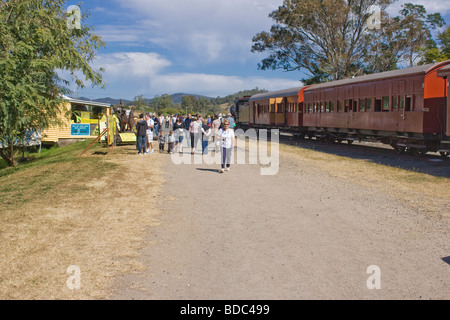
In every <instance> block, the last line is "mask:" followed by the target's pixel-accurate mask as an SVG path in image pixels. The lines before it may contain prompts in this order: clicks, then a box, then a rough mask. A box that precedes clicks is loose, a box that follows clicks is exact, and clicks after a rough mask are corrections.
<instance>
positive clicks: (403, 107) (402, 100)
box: [398, 96, 405, 110]
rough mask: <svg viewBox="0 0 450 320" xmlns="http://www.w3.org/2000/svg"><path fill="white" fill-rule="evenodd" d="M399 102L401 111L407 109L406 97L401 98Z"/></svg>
mask: <svg viewBox="0 0 450 320" xmlns="http://www.w3.org/2000/svg"><path fill="white" fill-rule="evenodd" d="M398 102H399V104H398V108H399V109H400V110H403V109H405V97H403V96H401V97H400V99H399V101H398Z"/></svg>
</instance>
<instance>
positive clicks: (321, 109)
mask: <svg viewBox="0 0 450 320" xmlns="http://www.w3.org/2000/svg"><path fill="white" fill-rule="evenodd" d="M320 112H321V113H324V112H325V106H324V103H323V102H320Z"/></svg>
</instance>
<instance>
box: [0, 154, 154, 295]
mask: <svg viewBox="0 0 450 320" xmlns="http://www.w3.org/2000/svg"><path fill="white" fill-rule="evenodd" d="M94 151H95V149H93V150H92V151H91V152H89V153H88V154H89V155H88V156H87V157H81V158H78V157H76V156H75V154H78V152H75V153H74V154H72V155H71V156H70V157H67V159H65V160H64V161H54V162H53V163H52V161H49V162H48V163H46V164H43V165H35V166H33V167H32V168H29V169H23V170H20V171H18V172H14V173H11V174H9V175H6V176H3V177H1V178H0V192H1V195H2V197H1V200H0V205H1V206H2V211H1V212H0V239H1V241H2V251H1V252H0V261H1V268H0V299H103V298H107V297H108V294H110V292H111V290H110V287H111V285H112V284H113V281H114V279H115V278H116V277H117V276H118V275H121V274H124V273H129V272H132V271H133V270H139V269H142V268H143V266H142V265H141V264H139V263H138V262H137V259H136V257H138V256H139V250H140V249H141V248H142V247H143V245H144V244H145V241H144V238H145V234H146V231H147V228H149V227H151V226H153V225H156V224H158V220H157V216H156V214H155V212H154V210H153V208H154V206H153V205H152V204H153V203H154V201H155V199H156V197H157V195H158V194H159V190H160V186H161V185H162V183H163V177H162V172H161V171H160V168H161V165H162V161H163V158H162V157H159V155H155V157H152V158H151V159H150V158H147V157H146V158H145V159H144V158H142V157H141V158H138V156H137V155H136V153H135V148H134V146H125V147H119V148H115V149H114V150H113V151H112V152H110V153H109V154H108V155H103V156H98V155H97V156H96V155H93V152H94ZM71 265H75V266H78V267H79V268H80V271H81V277H80V280H81V288H80V289H79V290H70V289H69V288H68V287H67V285H66V281H67V280H68V278H69V274H68V273H67V268H68V267H69V266H71Z"/></svg>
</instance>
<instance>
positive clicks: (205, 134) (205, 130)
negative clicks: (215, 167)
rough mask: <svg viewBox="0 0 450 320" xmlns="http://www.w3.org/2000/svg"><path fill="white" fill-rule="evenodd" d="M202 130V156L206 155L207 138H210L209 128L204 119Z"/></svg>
mask: <svg viewBox="0 0 450 320" xmlns="http://www.w3.org/2000/svg"><path fill="white" fill-rule="evenodd" d="M201 130H202V154H208V144H209V137H210V136H211V128H210V127H209V126H208V122H207V120H206V119H203V124H202V127H201Z"/></svg>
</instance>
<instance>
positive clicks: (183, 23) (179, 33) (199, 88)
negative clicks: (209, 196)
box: [67, 0, 450, 100]
mask: <svg viewBox="0 0 450 320" xmlns="http://www.w3.org/2000/svg"><path fill="white" fill-rule="evenodd" d="M405 2H412V3H416V4H422V5H424V6H425V8H426V9H427V12H428V13H434V12H440V13H441V15H443V16H444V18H445V20H446V22H447V24H450V0H438V1H436V0H432V1H429V0H428V1H426V0H410V1H406V0H400V1H397V2H396V3H395V4H394V5H393V6H392V8H391V9H390V10H391V11H390V12H392V14H396V13H397V12H398V9H399V8H400V5H401V4H403V3H405ZM282 3H283V1H282V0H189V1H186V0H167V1H163V0H120V1H119V0H109V1H106V0H86V1H85V2H84V3H83V4H82V7H83V8H87V9H88V10H89V11H90V17H89V18H88V20H87V23H88V24H89V25H92V26H94V27H95V33H97V34H99V35H100V36H101V37H102V38H103V40H104V41H105V42H106V43H107V45H106V47H105V48H103V49H101V50H100V51H99V52H98V53H97V58H96V60H95V62H94V63H93V65H94V67H100V66H101V67H104V68H106V72H105V73H104V75H103V77H104V80H105V82H106V84H107V86H106V89H100V88H90V87H89V84H87V85H88V88H87V89H83V90H77V91H76V92H75V94H74V95H73V96H74V97H76V96H79V97H81V96H83V97H88V98H91V99H96V98H103V97H112V98H117V99H119V98H122V99H129V100H132V99H134V97H136V96H138V95H144V97H146V98H152V97H154V96H155V95H161V94H164V93H168V94H173V93H180V92H183V93H192V94H200V95H205V96H210V97H217V96H221V97H223V96H226V95H228V94H232V93H235V92H237V91H241V90H245V89H253V88H255V87H258V88H260V89H267V90H269V91H272V90H278V89H285V88H291V87H296V86H300V85H301V83H300V81H299V80H300V79H302V78H303V77H304V74H302V73H300V72H283V71H281V70H280V71H261V70H258V68H257V64H258V62H260V61H261V59H262V58H264V57H265V56H266V55H265V54H256V53H251V52H250V49H251V45H252V41H251V40H252V38H253V36H254V35H256V34H257V33H258V32H261V31H268V30H269V29H270V26H271V25H273V21H272V20H271V19H270V18H269V17H268V14H269V13H270V12H272V11H273V10H275V9H276V8H277V7H278V6H280V5H281V4H282ZM76 4H78V2H76V1H69V2H68V3H67V6H69V5H76Z"/></svg>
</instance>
